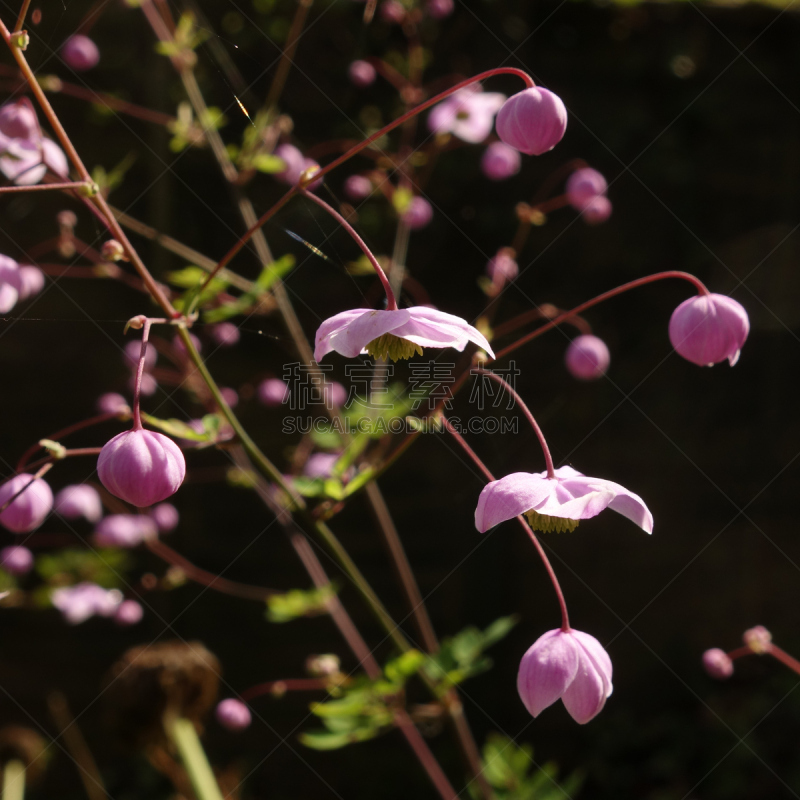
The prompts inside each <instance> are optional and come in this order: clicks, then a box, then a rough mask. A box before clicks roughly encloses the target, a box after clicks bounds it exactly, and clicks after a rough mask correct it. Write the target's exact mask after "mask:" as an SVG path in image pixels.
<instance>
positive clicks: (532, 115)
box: [495, 86, 567, 156]
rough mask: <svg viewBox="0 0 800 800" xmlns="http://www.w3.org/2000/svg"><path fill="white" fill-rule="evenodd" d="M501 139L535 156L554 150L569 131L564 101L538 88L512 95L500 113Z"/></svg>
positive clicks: (498, 123)
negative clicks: (567, 130)
mask: <svg viewBox="0 0 800 800" xmlns="http://www.w3.org/2000/svg"><path fill="white" fill-rule="evenodd" d="M495 128H496V130H497V135H498V136H499V137H500V139H501V140H502V141H504V142H505V143H506V144H508V145H511V147H513V148H515V149H516V150H519V151H520V152H521V153H527V154H528V155H531V156H540V155H541V154H542V153H546V152H547V151H548V150H552V149H553V148H554V147H555V146H556V145H557V144H558V143H559V142H560V141H561V139H562V137H563V136H564V132H565V131H566V129H567V109H566V108H565V107H564V103H563V102H561V98H560V97H558V95H555V94H553V93H552V92H550V91H548V90H547V89H542V88H541V87H540V86H534V87H532V88H530V89H525V90H524V91H522V92H517V94H512V95H511V97H509V98H508V100H506V102H505V104H504V105H503V107H502V108H501V109H500V111H498V113H497V123H496V125H495Z"/></svg>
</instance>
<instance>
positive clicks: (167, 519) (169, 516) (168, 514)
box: [150, 503, 181, 533]
mask: <svg viewBox="0 0 800 800" xmlns="http://www.w3.org/2000/svg"><path fill="white" fill-rule="evenodd" d="M150 516H151V517H152V518H153V521H154V522H155V523H156V525H157V526H158V529H159V530H160V531H161V532H162V533H168V532H169V531H171V530H174V529H175V528H177V527H178V522H180V518H181V517H180V514H179V513H178V509H177V508H175V506H174V505H172V503H159V504H158V505H157V506H154V507H153V508H152V509H151V510H150Z"/></svg>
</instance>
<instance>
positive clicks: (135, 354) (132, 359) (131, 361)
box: [124, 342, 158, 369]
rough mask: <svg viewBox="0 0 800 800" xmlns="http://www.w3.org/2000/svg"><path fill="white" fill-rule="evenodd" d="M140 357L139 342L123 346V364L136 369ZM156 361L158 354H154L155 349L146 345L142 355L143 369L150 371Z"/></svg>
mask: <svg viewBox="0 0 800 800" xmlns="http://www.w3.org/2000/svg"><path fill="white" fill-rule="evenodd" d="M141 356H142V343H141V342H128V343H127V344H126V345H125V350H124V358H125V363H126V364H127V365H128V366H129V367H132V368H133V369H136V367H137V366H138V365H139V359H140V358H141ZM156 361H158V353H157V352H156V349H155V347H153V346H152V345H148V346H147V350H146V351H145V355H144V368H145V369H152V368H153V367H154V366H155V365H156Z"/></svg>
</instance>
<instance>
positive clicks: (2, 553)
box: [0, 545, 33, 575]
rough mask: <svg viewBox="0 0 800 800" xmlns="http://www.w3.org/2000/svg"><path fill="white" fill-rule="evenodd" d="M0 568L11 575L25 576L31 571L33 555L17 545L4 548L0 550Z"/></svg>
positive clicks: (25, 548)
mask: <svg viewBox="0 0 800 800" xmlns="http://www.w3.org/2000/svg"><path fill="white" fill-rule="evenodd" d="M0 567H2V568H3V569H4V570H5V571H6V572H10V573H11V574H12V575H27V574H28V573H29V572H30V571H31V570H32V569H33V553H31V551H30V550H28V548H27V547H20V546H19V545H12V546H11V547H4V548H3V549H2V550H0Z"/></svg>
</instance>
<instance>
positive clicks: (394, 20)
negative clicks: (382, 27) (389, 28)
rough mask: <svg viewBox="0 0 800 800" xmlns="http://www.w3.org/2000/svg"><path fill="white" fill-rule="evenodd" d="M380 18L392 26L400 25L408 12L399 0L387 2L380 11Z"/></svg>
mask: <svg viewBox="0 0 800 800" xmlns="http://www.w3.org/2000/svg"><path fill="white" fill-rule="evenodd" d="M378 13H379V14H380V18H381V19H382V20H383V21H384V22H388V23H389V24H390V25H400V24H401V23H402V22H403V20H404V19H405V18H406V10H405V8H404V7H403V4H402V3H400V2H398V0H385V2H383V3H381V5H380V8H379V9H378Z"/></svg>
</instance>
